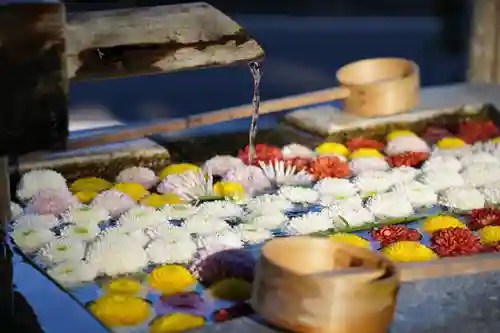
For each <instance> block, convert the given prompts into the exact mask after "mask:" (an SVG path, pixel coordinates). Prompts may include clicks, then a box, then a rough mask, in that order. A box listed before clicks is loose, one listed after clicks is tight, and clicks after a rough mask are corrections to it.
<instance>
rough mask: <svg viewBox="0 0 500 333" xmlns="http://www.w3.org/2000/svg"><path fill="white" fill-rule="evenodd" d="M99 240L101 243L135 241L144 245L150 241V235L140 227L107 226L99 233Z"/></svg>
mask: <svg viewBox="0 0 500 333" xmlns="http://www.w3.org/2000/svg"><path fill="white" fill-rule="evenodd" d="M98 241H99V242H101V243H110V244H111V243H121V242H129V243H132V242H133V243H135V244H138V245H139V246H144V245H146V243H148V242H149V237H148V236H147V235H146V234H145V233H144V232H143V231H142V230H140V229H137V230H132V229H129V228H123V227H113V228H107V229H106V230H104V231H103V232H102V233H101V234H99V237H98Z"/></svg>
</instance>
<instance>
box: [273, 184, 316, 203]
mask: <svg viewBox="0 0 500 333" xmlns="http://www.w3.org/2000/svg"><path fill="white" fill-rule="evenodd" d="M278 195H280V196H282V197H283V198H285V199H287V200H290V201H291V202H297V203H315V202H317V201H318V200H319V193H318V192H317V191H316V190H313V189H310V188H305V187H299V186H283V187H281V188H280V189H279V191H278Z"/></svg>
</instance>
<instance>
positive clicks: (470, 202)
mask: <svg viewBox="0 0 500 333" xmlns="http://www.w3.org/2000/svg"><path fill="white" fill-rule="evenodd" d="M440 203H441V205H443V206H445V207H447V208H450V209H455V210H458V211H469V210H472V209H478V208H483V207H484V204H485V200H484V196H483V195H482V194H481V192H479V190H478V189H475V188H473V187H451V188H449V189H446V190H444V191H443V193H442V196H441V198H440Z"/></svg>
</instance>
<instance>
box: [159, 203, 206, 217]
mask: <svg viewBox="0 0 500 333" xmlns="http://www.w3.org/2000/svg"><path fill="white" fill-rule="evenodd" d="M197 209H198V208H197V207H195V206H191V205H187V204H186V205H185V204H175V205H165V206H164V207H163V208H162V210H161V211H162V212H163V214H165V216H166V217H167V219H170V220H180V219H185V218H188V217H190V216H192V215H194V214H195V213H196V211H197Z"/></svg>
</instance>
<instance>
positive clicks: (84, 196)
mask: <svg viewBox="0 0 500 333" xmlns="http://www.w3.org/2000/svg"><path fill="white" fill-rule="evenodd" d="M97 194H98V193H97V192H95V191H80V192H77V193H76V194H75V196H76V198H77V199H78V201H80V202H81V203H84V204H86V203H89V202H91V201H92V199H94V198H95V196H96V195H97Z"/></svg>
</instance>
